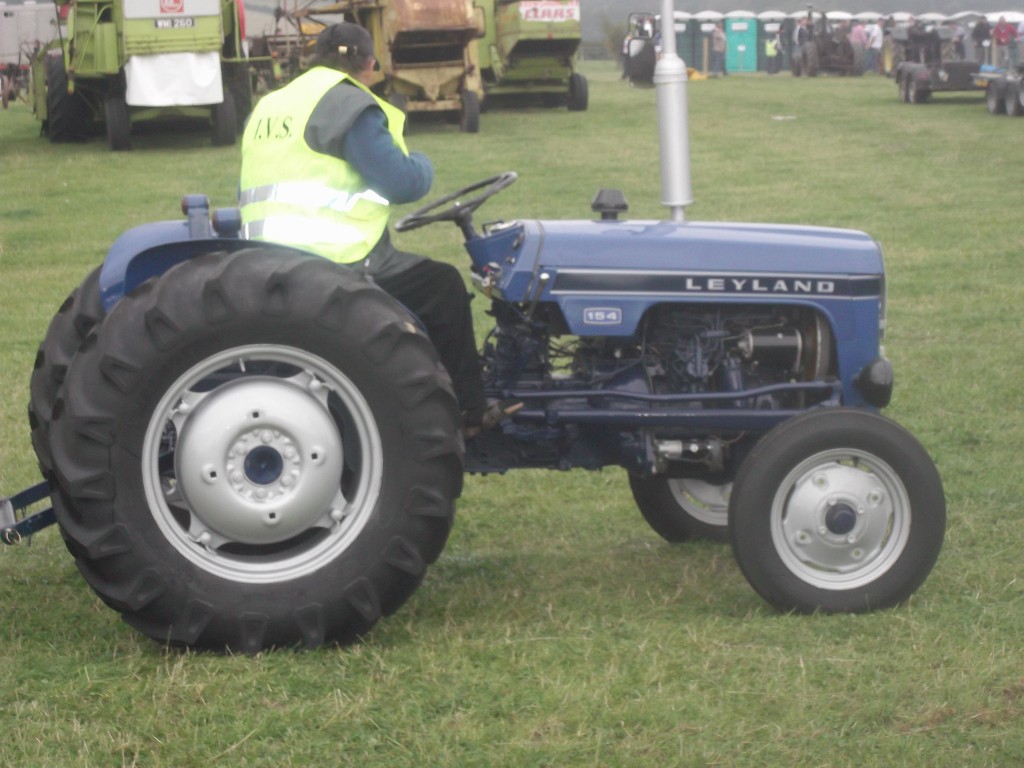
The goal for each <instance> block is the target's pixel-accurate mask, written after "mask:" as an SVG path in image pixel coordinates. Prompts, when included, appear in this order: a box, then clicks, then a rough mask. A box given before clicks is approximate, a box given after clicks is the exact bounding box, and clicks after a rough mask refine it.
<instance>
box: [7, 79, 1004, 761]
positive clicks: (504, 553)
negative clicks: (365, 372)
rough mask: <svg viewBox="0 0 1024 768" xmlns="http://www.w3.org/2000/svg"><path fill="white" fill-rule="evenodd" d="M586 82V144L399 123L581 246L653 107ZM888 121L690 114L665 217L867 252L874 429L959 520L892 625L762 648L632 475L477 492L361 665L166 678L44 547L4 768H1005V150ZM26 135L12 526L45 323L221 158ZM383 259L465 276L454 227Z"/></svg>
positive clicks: (548, 117) (754, 629)
mask: <svg viewBox="0 0 1024 768" xmlns="http://www.w3.org/2000/svg"><path fill="white" fill-rule="evenodd" d="M585 71H586V72H587V74H588V75H589V76H590V79H591V106H590V109H589V110H588V111H587V112H584V113H569V112H567V111H564V110H543V109H528V110H525V111H519V112H513V111H503V110H493V111H490V112H488V113H486V114H485V115H484V116H483V118H482V128H481V132H480V133H479V134H476V135H462V134H459V133H458V131H457V129H456V128H455V127H454V126H450V125H447V124H445V123H443V122H434V121H416V122H414V124H413V126H412V131H411V133H410V135H409V143H410V145H411V146H412V147H413V148H414V149H419V150H422V151H424V152H426V153H427V154H428V155H430V156H431V157H432V158H433V160H434V162H435V164H436V166H437V170H438V173H437V181H436V183H435V188H434V193H435V194H436V195H440V194H442V193H444V192H448V191H451V190H453V189H455V188H456V187H458V186H461V185H463V184H466V183H469V182H471V181H475V180H477V179H480V178H483V177H484V176H486V175H490V174H493V173H497V172H500V171H503V170H509V169H513V170H517V171H519V172H520V175H521V177H520V180H519V182H518V183H517V184H516V185H515V186H513V187H512V188H511V189H509V190H508V191H506V192H505V193H503V194H502V195H500V196H498V197H497V198H495V199H494V200H492V201H491V202H490V203H488V205H487V206H486V207H485V208H484V209H483V210H482V212H481V218H482V219H483V220H487V219H497V218H510V217H545V218H573V217H576V218H588V217H590V216H591V215H592V214H591V212H590V210H589V205H590V200H591V198H592V197H593V195H594V193H595V192H596V190H597V189H598V188H600V187H619V188H621V189H622V190H623V191H624V192H625V194H626V196H627V198H628V199H629V202H630V205H631V212H630V216H634V217H637V218H657V217H661V216H663V215H664V210H663V208H662V207H661V205H660V202H659V198H660V178H659V172H658V167H657V166H658V152H657V126H656V124H655V112H654V93H653V92H652V91H639V90H632V89H629V88H627V87H626V86H625V85H624V84H622V83H620V82H619V80H618V76H617V73H616V72H614V71H613V70H612V69H611V67H610V66H607V65H599V64H592V65H589V66H588V67H587V69H586V70H585ZM895 91H896V89H895V86H893V84H892V83H891V82H890V81H888V80H885V79H881V78H874V77H866V78H859V79H841V78H819V79H816V80H806V79H803V80H794V79H792V78H790V77H789V76H785V75H783V76H780V77H778V78H774V79H773V78H767V77H748V78H742V77H730V78H726V79H721V80H716V81H708V82H694V83H692V84H691V85H690V88H689V106H690V114H691V138H692V150H693V171H694V179H693V188H694V194H695V197H696V203H695V204H694V205H693V206H692V207H691V208H690V209H689V211H688V217H689V218H691V219H705V220H719V219H720V220H733V221H780V222H795V223H805V224H816V225H835V226H846V227H854V228H857V229H863V230H865V231H867V232H869V233H871V234H872V235H873V236H874V237H876V238H877V239H878V240H879V241H880V242H881V243H882V245H883V248H884V250H885V254H886V260H887V268H888V275H889V282H888V286H889V332H888V334H887V337H886V351H887V354H888V355H889V356H890V357H891V358H892V360H893V362H894V365H895V367H896V373H897V386H896V393H895V397H894V400H893V404H892V406H891V407H890V408H889V409H887V413H888V414H889V415H890V416H892V417H893V418H895V419H896V420H898V421H900V422H901V423H903V424H904V425H905V426H907V427H908V428H910V429H911V431H913V432H914V433H915V434H916V435H917V436H918V437H919V439H921V441H922V442H923V443H924V444H925V445H926V446H927V447H928V449H929V450H930V452H931V453H932V454H933V456H934V457H935V459H936V462H937V463H938V466H939V469H940V471H941V473H942V476H943V480H944V482H945V487H946V493H947V498H948V503H949V530H948V535H947V540H946V545H945V548H944V550H943V553H942V556H941V557H940V559H939V562H938V564H937V566H936V568H935V570H934V571H933V573H932V575H931V577H930V578H929V579H928V581H927V582H926V583H925V584H924V586H923V587H922V588H921V589H920V590H919V592H918V593H917V594H916V595H915V596H914V597H913V599H912V600H910V601H909V603H908V604H907V605H905V606H902V607H900V608H898V609H894V610H889V611H883V612H880V613H875V614H870V615H866V616H834V617H821V616H812V617H795V616H783V615H778V614H776V613H775V612H773V611H772V610H770V609H769V608H767V607H766V606H765V605H764V604H763V603H762V602H761V600H760V599H759V598H758V597H757V596H756V595H755V594H754V593H753V592H752V591H751V590H750V588H749V587H748V586H747V584H746V582H745V581H744V579H743V577H742V575H741V574H740V573H739V571H738V569H737V567H736V566H735V564H734V562H733V559H732V556H731V553H730V552H729V549H728V548H727V547H722V546H717V545H710V544H704V543H694V544H687V545H683V546H670V545H668V544H666V543H664V542H663V541H661V540H660V539H659V538H658V537H657V536H656V535H655V534H654V533H653V532H652V531H650V530H649V529H648V528H647V527H646V525H645V524H644V522H643V520H642V518H641V517H640V515H639V514H638V513H637V511H636V509H635V508H634V506H633V504H632V501H631V499H630V496H629V492H628V489H627V487H626V483H625V478H624V476H623V474H622V472H621V471H619V470H607V471H604V472H601V473H586V472H582V471H578V472H572V473H543V472H514V473H510V474H509V475H507V476H504V477H489V478H469V479H468V481H467V486H466V491H465V494H464V497H463V499H462V501H461V503H460V507H459V514H458V519H457V523H456V527H455V530H454V532H453V534H452V537H451V540H450V542H449V545H448V548H447V549H446V550H445V553H444V554H443V555H442V557H441V559H440V560H439V561H438V563H437V564H436V565H435V566H434V567H433V568H432V569H431V571H430V573H429V574H428V577H427V579H426V581H425V582H424V584H423V586H422V587H421V588H420V590H419V591H418V592H417V593H416V594H415V595H414V596H413V598H412V599H411V600H410V601H409V602H408V603H407V604H406V606H404V607H403V609H402V610H401V611H400V612H399V613H398V614H397V615H396V616H394V617H393V618H391V619H389V620H386V621H384V622H382V623H381V624H380V625H379V626H378V628H377V629H376V630H375V631H374V632H373V633H372V634H371V635H370V636H369V637H368V638H366V640H365V641H364V642H363V643H362V644H360V645H358V646H356V647H352V648H347V649H337V648H329V649H323V650H320V651H316V652H311V653H293V652H276V653H269V654H264V655H261V656H257V657H254V658H239V657H222V656H214V655H196V654H187V653H186V654H182V653H175V652H167V651H165V650H163V649H162V648H160V647H159V646H156V645H154V644H152V643H150V642H149V641H147V640H145V639H144V638H142V637H140V636H139V635H137V634H136V633H135V632H134V631H133V630H131V629H130V628H128V627H127V626H126V625H124V624H122V623H121V622H120V621H119V620H118V618H117V616H116V615H115V614H114V613H113V612H111V611H110V610H109V609H107V608H106V607H104V606H102V605H101V604H100V603H99V601H98V600H97V599H96V598H95V597H94V596H93V595H92V593H91V591H90V590H89V589H88V587H87V586H86V585H85V583H84V582H83V581H82V579H81V578H80V577H79V575H78V573H77V571H76V569H75V567H74V565H73V562H72V560H71V558H70V556H69V555H68V554H67V553H66V552H65V550H64V548H63V545H62V543H61V541H60V537H59V535H58V534H57V532H56V531H47V532H44V533H42V534H41V535H39V536H37V537H36V538H35V540H34V541H33V543H32V545H31V546H30V547H19V548H8V549H5V550H3V551H0V574H2V576H3V579H2V581H0V601H2V604H3V605H4V608H5V610H4V613H5V616H4V620H3V621H2V622H0V690H2V691H3V696H2V697H0V723H3V724H4V733H3V738H2V739H0V765H19V766H121V765H137V766H175V767H177V766H210V765H245V766H275V767H279V766H289V765H294V766H307V765H309V766H312V765H360V766H364V765H365V766H369V765H372V766H408V765H423V766H434V765H446V766H493V765H508V766H519V765H530V766H533V765H551V766H563V765H607V766H634V765H636V766H640V765H643V766H662V765H680V766H717V765H722V766H786V767H787V768H788V767H789V766H857V767H858V768H861V767H863V766H879V767H885V768H888V767H889V766H902V765H908V766H910V765H913V766H930V767H935V766H1016V765H1020V764H1022V763H1024V668H1022V666H1021V663H1020V659H1021V652H1022V646H1024V640H1022V639H1021V638H1024V580H1022V579H1021V573H1020V571H1021V562H1022V559H1021V547H1020V544H1019V541H1020V539H1021V537H1020V533H1019V531H1020V529H1019V528H1018V526H1020V525H1021V523H1022V505H1021V502H1020V499H1021V498H1024V473H1021V472H1020V471H1019V470H1018V466H1019V446H1021V445H1022V444H1024V418H1022V416H1024V414H1022V405H1021V403H1022V398H1021V385H1020V382H1021V381H1022V380H1024V360H1022V349H1024V343H1022V342H1024V331H1022V320H1021V319H1020V318H1021V314H1020V309H1019V304H1020V296H1021V291H1020V288H1019V285H1020V274H1021V269H1020V258H1021V255H1022V254H1024V234H1022V231H1024V229H1022V227H1021V216H1020V208H1021V206H1020V203H1021V182H1020V179H1021V171H1020V158H1021V157H1022V156H1024V121H1017V120H1011V119H1008V118H1005V117H1004V118H1000V119H997V118H994V117H992V116H990V115H989V114H988V113H987V112H986V111H985V108H984V105H983V103H982V100H981V98H980V96H979V95H948V96H938V97H936V99H935V103H933V104H929V105H923V106H919V107H908V106H906V105H902V104H900V103H899V102H898V101H897V99H896V92H895ZM777 118H787V119H777ZM37 133H38V127H37V125H36V124H35V123H34V121H33V119H32V117H31V115H30V114H29V113H28V111H27V109H26V108H25V107H24V106H20V105H19V106H15V107H13V108H12V109H10V110H8V111H7V112H4V113H0V157H2V159H3V165H2V168H3V171H2V174H3V175H2V184H3V191H2V192H0V279H2V282H3V292H2V297H3V298H2V300H0V324H2V327H3V334H4V336H3V338H4V344H3V345H2V347H0V382H2V386H3V397H2V398H0V418H2V425H3V438H4V439H3V440H2V441H0V489H2V490H3V491H4V492H6V493H11V492H14V491H15V490H18V489H20V488H22V487H24V486H26V485H28V484H30V483H32V482H34V481H35V480H36V469H35V460H34V457H33V455H32V449H31V445H30V442H29V439H28V427H27V422H26V418H25V406H26V403H27V400H28V383H29V376H30V373H31V370H32V362H33V358H34V355H35V349H36V346H37V344H38V343H39V341H40V340H41V339H42V337H43V334H44V333H45V330H46V326H47V323H48V322H49V319H50V317H51V316H52V314H53V312H54V311H55V310H56V308H57V306H58V305H59V304H60V302H61V301H62V300H63V298H64V296H66V295H67V293H68V292H70V291H71V290H72V289H73V288H74V287H75V286H76V285H77V284H78V282H79V281H80V280H81V278H82V277H83V276H84V275H85V274H86V273H87V272H88V271H89V270H90V269H91V268H92V267H93V266H95V265H96V264H97V263H99V261H100V260H101V259H102V257H103V254H104V253H105V250H106V248H107V247H108V246H109V244H110V243H111V242H112V241H113V240H114V238H115V237H116V236H117V235H118V234H119V233H120V232H121V231H123V230H124V229H126V228H128V227H130V226H133V225H135V224H138V223H141V222H146V221H151V220H157V219H166V218H175V217H177V216H178V215H179V214H178V199H179V197H180V195H181V194H183V193H185V192H198V191H202V192H206V193H207V194H209V195H210V196H211V198H212V200H213V202H214V204H215V205H230V204H231V203H232V200H233V196H234V193H235V189H236V184H237V172H238V152H237V148H213V147H211V146H209V140H208V138H207V137H206V135H205V134H204V133H202V132H198V133H196V132H185V131H175V132H172V133H150V134H147V135H146V136H143V137H139V138H137V139H136V141H135V144H136V149H135V150H134V151H132V152H130V153H124V154H116V155H115V154H110V153H108V152H107V151H106V149H105V146H104V145H103V143H102V142H99V141H97V142H93V143H90V144H86V145H83V146H52V145H50V144H48V143H47V142H45V141H44V140H42V139H39V138H38V137H37ZM399 243H400V244H401V245H403V246H405V247H407V248H410V249H413V250H418V251H421V252H425V253H429V254H431V255H434V256H436V257H438V258H445V259H448V260H450V261H452V262H453V263H456V264H459V265H460V266H461V267H463V268H464V269H465V268H466V259H465V256H464V254H463V252H462V251H461V244H460V242H459V238H458V234H457V232H456V231H455V228H454V227H450V226H447V225H438V226H435V227H429V228H427V229H424V230H419V231H417V232H413V233H409V234H406V235H402V236H400V239H399ZM623 258H629V256H628V254H624V256H623ZM476 304H477V309H478V310H479V311H481V313H482V309H483V306H482V305H483V301H480V300H478V301H477V302H476ZM480 325H481V327H483V325H484V318H483V315H482V314H481V316H480Z"/></svg>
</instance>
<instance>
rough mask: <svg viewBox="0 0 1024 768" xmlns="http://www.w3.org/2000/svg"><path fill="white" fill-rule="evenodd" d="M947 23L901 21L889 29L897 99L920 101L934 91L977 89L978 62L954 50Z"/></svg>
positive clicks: (908, 102)
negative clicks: (965, 58)
mask: <svg viewBox="0 0 1024 768" xmlns="http://www.w3.org/2000/svg"><path fill="white" fill-rule="evenodd" d="M953 35H954V32H953V30H952V29H951V28H949V27H943V26H934V25H929V26H924V25H921V24H912V25H908V24H902V25H899V26H897V27H895V28H894V29H893V31H892V41H893V67H892V70H891V74H892V77H893V79H894V80H895V82H896V88H897V91H898V93H899V97H900V101H903V102H906V103H907V104H920V103H923V102H926V101H928V100H929V99H931V97H932V94H933V93H939V92H950V91H975V90H978V85H977V84H976V76H977V74H978V64H977V63H976V62H973V61H965V60H962V59H960V58H959V56H957V53H956V46H955V44H954V40H953Z"/></svg>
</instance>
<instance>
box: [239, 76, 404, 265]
mask: <svg viewBox="0 0 1024 768" xmlns="http://www.w3.org/2000/svg"><path fill="white" fill-rule="evenodd" d="M343 80H348V81H349V82H351V83H352V84H353V85H355V86H356V87H358V88H360V89H362V90H363V91H364V92H365V93H366V94H368V95H369V96H370V97H371V98H373V100H374V101H375V102H376V103H377V104H378V106H380V108H381V109H382V110H383V112H384V114H385V117H386V118H387V121H388V131H389V133H390V134H391V136H392V139H393V140H394V141H395V145H396V146H397V147H398V148H399V149H401V150H402V151H403V152H405V153H406V154H408V150H407V149H406V146H405V141H404V139H403V137H402V130H403V127H404V122H405V115H404V114H403V113H402V112H401V110H398V109H396V108H395V107H393V106H392V105H390V104H388V103H387V102H384V101H382V100H381V99H378V98H377V97H376V96H375V95H374V94H373V93H371V92H370V91H369V90H368V89H366V88H365V87H364V86H363V85H362V84H361V83H358V82H356V81H355V80H352V79H351V78H349V77H348V76H347V75H344V74H343V73H341V72H337V71H335V70H331V69H326V68H324V67H315V68H314V69H312V70H310V71H309V72H307V73H306V74H304V75H302V76H301V77H299V78H297V79H296V80H294V81H292V83H291V84H289V85H288V86H286V87H285V88H283V89H281V90H280V91H275V92H272V93H270V94H267V95H266V96H264V97H263V99H261V100H260V102H259V103H258V104H257V107H256V109H255V110H254V111H253V114H252V116H251V117H250V118H249V123H248V124H247V126H246V130H245V133H244V135H243V140H242V174H241V186H242V189H241V192H240V195H239V206H240V207H241V210H242V221H243V236H245V237H248V238H250V239H253V240H266V241H271V242H276V243H282V244H284V245H292V246H295V247H299V248H303V249H305V250H309V251H312V252H314V253H317V254H319V255H321V256H324V257H325V258H328V259H331V260H332V261H337V262H341V263H351V262H355V261H359V260H361V259H363V258H365V257H366V255H367V254H369V252H370V250H371V249H372V248H373V246H374V245H376V244H377V241H378V240H380V238H381V236H382V235H383V234H384V230H385V229H386V227H387V221H388V213H389V202H388V200H387V199H385V198H384V197H383V196H381V195H380V194H379V193H377V192H376V191H374V190H372V189H369V188H368V187H367V185H366V181H365V180H364V179H363V178H362V176H360V175H359V173H358V172H357V171H356V170H355V169H354V168H353V167H352V166H351V165H349V164H348V163H347V162H345V161H344V160H342V159H340V158H337V157H333V156H330V155H325V154H322V153H320V152H315V151H313V150H312V149H310V147H309V146H308V145H307V144H306V142H305V138H304V133H305V129H306V125H307V123H308V122H309V118H310V115H311V114H312V112H313V109H314V108H315V106H316V105H317V103H319V101H320V99H321V98H323V95H324V94H326V93H327V92H328V91H329V90H330V89H331V88H333V87H335V86H336V85H338V84H339V83H340V82H342V81H343Z"/></svg>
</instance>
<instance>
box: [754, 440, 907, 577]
mask: <svg viewBox="0 0 1024 768" xmlns="http://www.w3.org/2000/svg"><path fill="white" fill-rule="evenodd" d="M856 454H857V452H850V453H844V452H841V451H836V452H827V453H825V454H821V455H819V456H818V457H813V458H811V459H809V460H808V461H806V462H804V463H803V464H801V465H800V467H798V468H796V469H795V470H794V471H793V472H792V473H790V476H789V478H787V480H786V481H785V482H784V483H783V488H785V489H786V490H785V491H784V492H783V493H784V495H783V496H780V497H779V498H777V500H776V503H775V507H774V510H773V520H774V523H773V526H772V536H773V538H774V539H775V543H776V547H777V549H778V551H779V554H780V556H781V557H782V559H783V561H784V562H785V563H786V564H787V566H788V567H789V568H790V570H791V571H792V572H793V573H794V574H796V575H797V576H799V577H800V578H801V579H803V580H804V581H807V582H808V583H810V584H814V585H816V586H821V587H828V588H837V587H842V588H852V587H856V586H858V585H860V584H862V583H867V582H870V581H871V580H872V579H875V578H877V575H878V574H879V573H881V572H884V571H886V570H888V568H889V567H890V566H891V565H892V563H893V562H894V561H895V559H896V558H897V557H898V555H899V553H900V551H902V548H903V546H904V543H905V541H906V537H907V535H908V532H909V518H908V516H907V515H908V513H907V510H908V509H909V503H908V502H907V501H906V498H905V495H906V492H905V490H904V489H903V487H902V485H901V484H900V483H899V482H898V479H897V478H896V477H895V475H894V473H893V472H892V470H891V469H890V468H889V467H888V465H885V464H884V463H882V462H879V461H878V460H877V459H873V458H872V457H869V456H866V455H865V456H860V455H856Z"/></svg>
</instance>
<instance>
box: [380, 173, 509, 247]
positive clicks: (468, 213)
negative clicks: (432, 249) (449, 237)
mask: <svg viewBox="0 0 1024 768" xmlns="http://www.w3.org/2000/svg"><path fill="white" fill-rule="evenodd" d="M518 178H519V174H518V173H516V172H515V171H505V173H499V174H498V175H497V176H491V178H489V179H484V180H483V181H478V182H477V183H476V184H470V185H469V186H468V187H463V188H462V189H460V190H459V191H458V192H452V193H451V194H450V195H445V196H444V197H442V198H440V199H438V200H435V201H434V202H432V203H427V204H426V205H424V206H423V207H422V208H417V209H416V210H415V211H413V212H412V213H410V214H408V215H407V216H403V217H402V218H400V219H399V220H398V221H396V222H395V231H396V232H408V231H409V230H410V229H419V228H420V227H424V226H426V225H427V224H433V223H434V222H435V221H454V222H456V223H457V224H458V225H459V227H460V228H462V229H463V230H465V229H466V228H467V225H468V223H469V220H470V219H471V218H472V216H473V211H475V210H476V209H477V208H479V207H480V206H481V205H483V204H484V202H485V201H486V200H487V199H488V198H490V197H493V196H494V195H496V194H497V193H498V192H500V191H501V190H503V189H505V187H508V186H510V185H511V184H512V183H513V182H515V180H516V179H518ZM478 190H482V191H478ZM474 192H477V194H475V195H473V196H472V197H468V198H467V199H466V200H461V199H460V198H462V197H465V196H467V195H472V194H473V193H474ZM445 206H447V207H445ZM439 208H440V209H441V210H438V209H439Z"/></svg>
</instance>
